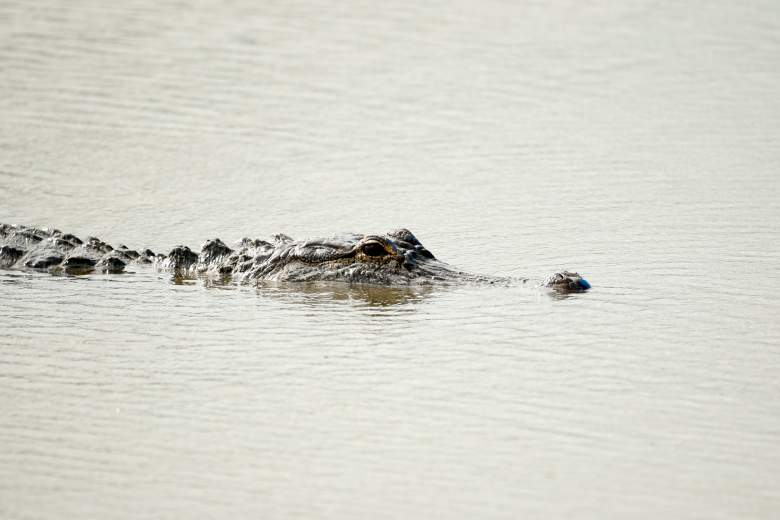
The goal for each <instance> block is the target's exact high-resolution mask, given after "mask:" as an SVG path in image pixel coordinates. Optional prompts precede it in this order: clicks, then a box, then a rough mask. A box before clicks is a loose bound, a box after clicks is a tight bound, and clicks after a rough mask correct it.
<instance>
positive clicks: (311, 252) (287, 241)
mask: <svg viewBox="0 0 780 520" xmlns="http://www.w3.org/2000/svg"><path fill="white" fill-rule="evenodd" d="M128 264H153V265H155V266H156V267H157V268H158V269H161V270H165V271H170V272H172V273H174V274H175V276H180V277H196V276H218V277H221V278H223V279H225V280H230V281H233V282H237V283H243V284H249V283H262V282H320V281H325V282H347V283H360V284H369V285H381V286H408V285H432V284H453V283H467V282H474V283H512V282H522V283H526V282H528V279H526V278H507V277H498V276H487V275H479V274H471V273H466V272H463V271H460V270H458V269H456V268H454V267H452V266H450V265H449V264H446V263H444V262H442V261H440V260H438V259H437V258H436V257H435V256H434V255H433V253H431V252H430V251H429V250H428V249H427V248H425V246H423V245H422V243H421V242H420V241H419V240H418V239H417V237H415V236H414V234H413V233H412V232H411V231H409V230H408V229H403V228H402V229H396V230H393V231H390V232H389V233H386V234H383V235H362V234H345V235H339V236H334V237H330V238H324V239H309V240H300V241H298V240H293V239H292V238H290V237H289V236H287V235H284V234H277V235H274V236H273V237H272V238H271V240H270V241H265V240H260V239H249V238H244V239H242V240H240V241H239V242H238V243H236V244H235V246H234V247H232V248H231V247H228V246H227V245H226V244H225V243H224V242H222V241H221V240H220V239H218V238H215V239H211V240H207V241H206V242H205V243H204V244H203V246H202V247H201V249H200V253H196V252H194V251H192V250H191V249H190V248H189V247H187V246H176V247H174V248H173V249H172V250H171V251H170V252H169V253H168V254H167V255H164V254H158V253H154V252H153V251H152V250H150V249H145V250H143V251H136V250H133V249H129V248H128V247H127V246H124V245H120V246H118V247H113V246H111V245H109V244H107V243H105V242H104V241H102V240H100V239H98V238H95V237H88V238H87V239H86V240H82V239H80V238H78V237H77V236H75V235H72V234H70V233H63V232H62V231H60V230H58V229H50V228H36V227H27V226H21V225H10V224H0V268H4V269H25V270H39V271H48V272H52V273H65V274H73V275H81V274H89V273H93V272H103V273H121V272H123V271H124V270H125V267H126V266H127V265H128ZM540 285H541V286H544V287H549V288H552V289H554V290H556V291H558V292H565V293H568V292H582V291H586V290H588V289H590V284H589V283H588V282H587V281H586V280H585V279H584V278H582V277H581V276H580V275H579V274H578V273H574V272H569V271H562V272H559V273H555V274H553V275H552V276H550V277H548V278H546V279H545V280H544V281H543V282H541V284H540Z"/></svg>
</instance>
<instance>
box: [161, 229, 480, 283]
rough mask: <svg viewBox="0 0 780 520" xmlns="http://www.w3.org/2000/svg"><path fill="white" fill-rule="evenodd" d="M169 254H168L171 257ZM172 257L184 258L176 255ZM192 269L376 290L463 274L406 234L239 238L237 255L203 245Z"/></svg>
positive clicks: (213, 244)
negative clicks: (367, 286) (269, 239)
mask: <svg viewBox="0 0 780 520" xmlns="http://www.w3.org/2000/svg"><path fill="white" fill-rule="evenodd" d="M172 253H173V252H172ZM172 256H174V255H173V254H172V255H169V258H171V257H172ZM175 256H176V257H182V256H186V255H183V254H182V253H181V252H178V251H177V252H176V255H175ZM193 266H194V267H195V268H196V269H197V270H198V271H200V272H204V271H218V272H220V273H223V274H232V275H234V276H237V277H239V278H240V279H241V280H242V281H247V280H252V279H254V280H268V281H285V282H289V281H294V282H301V281H344V282H352V283H368V284H377V285H408V284H412V283H431V282H434V281H446V280H449V279H453V280H454V279H455V278H456V277H457V279H459V280H462V279H463V278H464V277H471V278H475V279H476V278H479V279H486V277H474V276H473V275H466V274H465V273H463V272H461V271H457V270H455V269H453V268H452V267H451V266H449V265H447V264H445V263H443V262H440V261H439V260H437V259H436V257H434V255H433V254H432V253H431V252H430V251H428V249H426V248H425V246H423V245H422V243H420V241H419V240H417V238H416V237H415V236H414V235H413V234H412V233H411V232H410V231H409V230H408V229H397V230H394V231H391V232H389V233H387V234H384V235H354V234H352V235H341V236H337V237H331V238H327V239H312V240H305V241H294V240H292V239H290V238H289V237H287V236H285V235H277V236H276V237H275V241H274V243H273V244H272V243H269V242H264V241H259V240H248V239H244V240H243V241H242V242H241V243H240V244H239V248H238V249H237V250H231V249H229V248H227V247H226V246H225V245H224V244H223V243H222V242H220V241H218V240H210V241H208V242H206V243H205V244H204V246H203V248H202V250H201V253H200V255H198V262H197V264H193Z"/></svg>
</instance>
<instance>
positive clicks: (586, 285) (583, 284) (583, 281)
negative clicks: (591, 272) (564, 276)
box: [577, 278, 590, 291]
mask: <svg viewBox="0 0 780 520" xmlns="http://www.w3.org/2000/svg"><path fill="white" fill-rule="evenodd" d="M577 283H578V284H579V286H580V287H581V288H582V290H583V291H587V290H588V289H590V284H589V283H588V281H587V280H586V279H585V278H580V279H579V280H577Z"/></svg>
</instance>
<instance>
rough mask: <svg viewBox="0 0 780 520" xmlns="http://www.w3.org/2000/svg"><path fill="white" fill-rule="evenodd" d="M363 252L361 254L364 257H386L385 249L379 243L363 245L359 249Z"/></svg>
mask: <svg viewBox="0 0 780 520" xmlns="http://www.w3.org/2000/svg"><path fill="white" fill-rule="evenodd" d="M360 249H361V250H362V251H363V254H364V255H366V256H374V257H377V256H385V255H387V250H386V249H385V246H383V245H382V244H380V243H379V242H366V243H365V244H363V246H362V247H361V248H360Z"/></svg>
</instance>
